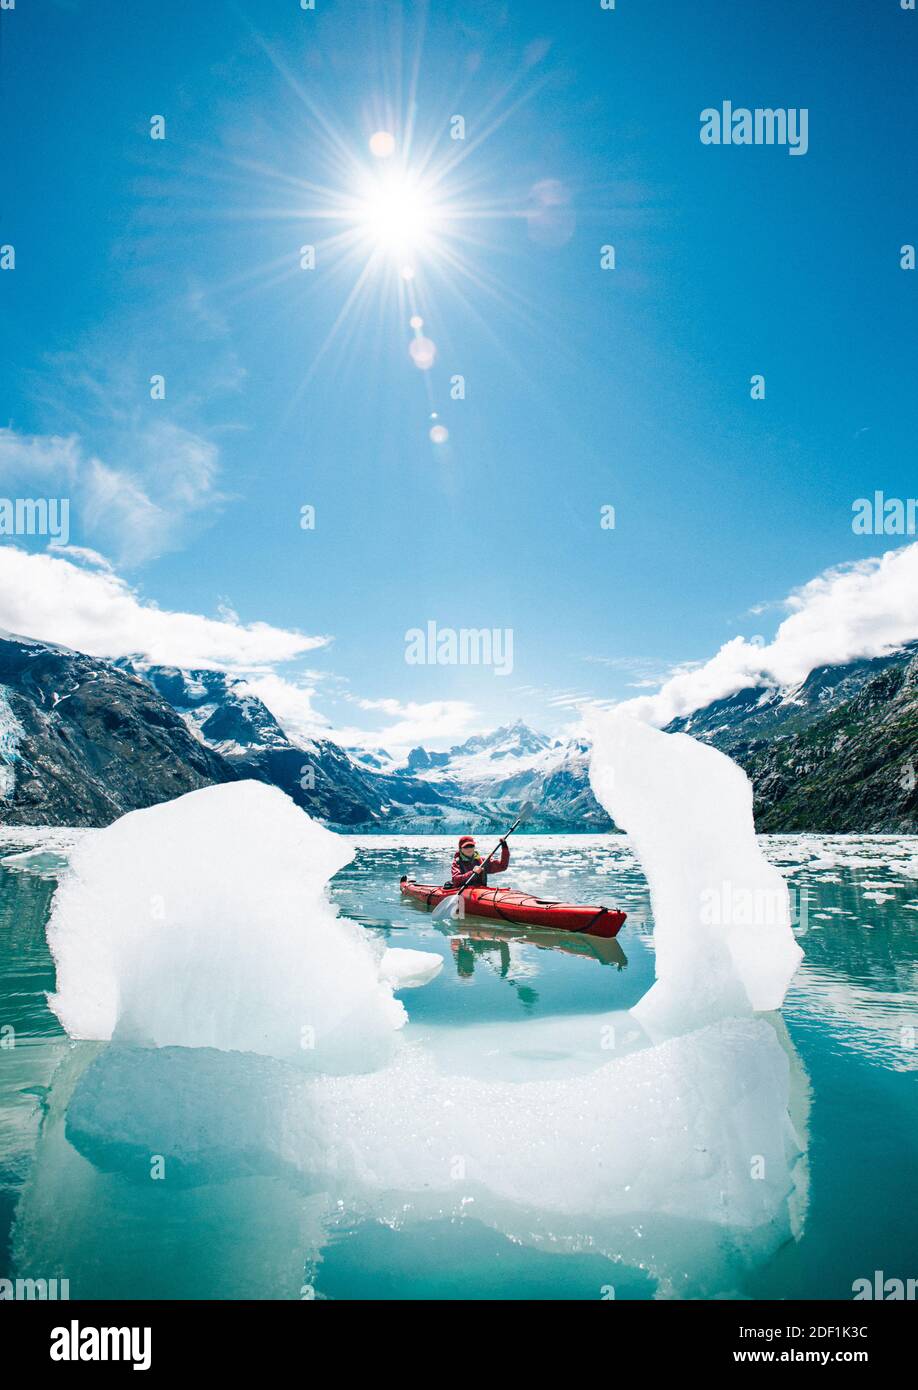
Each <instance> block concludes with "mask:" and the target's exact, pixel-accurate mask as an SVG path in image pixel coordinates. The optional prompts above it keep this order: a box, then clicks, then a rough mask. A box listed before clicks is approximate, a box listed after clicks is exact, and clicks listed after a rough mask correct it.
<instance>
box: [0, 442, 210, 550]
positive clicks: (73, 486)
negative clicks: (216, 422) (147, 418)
mask: <svg viewBox="0 0 918 1390" xmlns="http://www.w3.org/2000/svg"><path fill="white" fill-rule="evenodd" d="M126 447H129V451H130V464H129V466H124V467H118V468H116V467H113V466H112V465H111V464H109V463H106V462H104V461H103V460H102V459H99V458H96V457H94V456H93V455H91V454H87V453H86V451H85V449H84V448H83V445H82V443H81V442H80V439H79V437H78V436H77V435H72V434H71V435H66V436H65V435H36V434H33V435H23V434H17V433H16V432H15V431H14V430H11V429H0V481H2V483H3V485H4V487H5V488H7V489H9V488H10V487H15V486H17V485H20V484H21V485H22V486H23V487H25V489H26V491H27V492H28V494H29V495H30V496H32V495H34V494H35V492H36V490H37V487H38V486H39V485H40V486H42V487H44V488H45V489H46V490H47V492H48V494H49V495H53V496H56V495H59V494H64V495H67V496H69V498H70V503H71V507H70V511H71V524H72V525H76V526H78V527H79V528H80V530H81V532H83V533H85V536H86V537H90V536H91V537H94V538H96V539H97V540H99V542H100V543H101V544H103V545H104V548H105V549H106V550H107V551H111V552H112V553H114V554H115V555H116V556H117V557H118V559H119V560H120V561H121V562H122V563H125V564H140V563H142V562H143V561H145V560H150V559H152V558H154V557H155V556H157V555H162V554H164V553H166V552H167V551H170V550H173V549H175V548H176V547H177V546H178V545H180V544H181V543H182V541H183V540H184V539H185V536H186V534H187V527H188V523H189V521H190V520H191V519H192V518H194V517H196V516H200V515H201V514H202V513H206V512H207V511H208V510H215V509H216V508H217V507H218V506H219V505H220V504H221V503H222V502H223V501H224V500H225V499H224V497H223V495H222V494H221V493H220V492H219V491H218V490H217V486H216V479H217V473H218V471H219V455H218V451H217V448H216V445H214V444H212V443H211V442H210V441H209V440H207V439H204V438H203V437H202V436H201V435H198V434H194V433H193V432H192V431H191V430H187V429H184V428H183V427H182V426H180V425H175V424H172V423H170V422H169V421H165V420H164V421H157V422H154V423H152V424H145V425H144V426H143V427H142V428H138V429H135V430H133V431H131V433H130V436H129V440H128V444H127V445H126Z"/></svg>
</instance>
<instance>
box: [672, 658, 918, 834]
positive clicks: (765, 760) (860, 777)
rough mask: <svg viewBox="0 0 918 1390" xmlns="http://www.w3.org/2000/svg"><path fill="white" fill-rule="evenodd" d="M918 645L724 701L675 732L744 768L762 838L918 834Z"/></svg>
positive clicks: (678, 726)
mask: <svg viewBox="0 0 918 1390" xmlns="http://www.w3.org/2000/svg"><path fill="white" fill-rule="evenodd" d="M916 686H918V643H912V644H909V645H908V646H907V647H905V648H904V649H903V650H902V651H900V652H897V653H895V654H893V655H891V656H885V657H877V658H875V659H873V660H863V661H855V662H850V663H848V664H846V665H839V666H820V667H817V668H816V669H815V670H813V671H811V672H810V674H809V676H807V678H806V680H805V681H803V682H801V683H800V684H799V685H798V686H794V687H786V688H784V689H775V688H767V689H766V688H752V689H749V690H743V691H740V692H739V693H738V694H737V695H734V696H731V697H730V698H729V699H727V700H718V701H715V702H714V703H713V704H710V705H708V706H707V707H706V708H705V709H703V710H699V711H697V712H696V713H694V714H693V715H691V716H689V717H688V718H687V719H680V720H674V721H673V723H672V724H670V725H669V726H668V727H669V730H670V732H679V731H684V732H687V733H690V734H692V735H693V736H694V737H695V738H700V739H702V740H704V741H705V742H709V743H713V744H714V745H715V747H718V748H721V749H722V750H723V751H724V752H726V753H729V755H730V756H731V757H732V758H735V759H736V761H737V762H738V763H740V765H741V766H742V767H743V768H745V770H746V772H747V773H748V774H749V777H750V778H751V780H752V785H753V789H754V810H755V818H756V826H757V828H758V829H759V830H760V831H795V830H813V831H823V832H832V831H837V832H848V831H861V832H871V831H872V832H877V833H879V832H887V833H890V834H896V833H915V832H918V793H916V783H918V689H916Z"/></svg>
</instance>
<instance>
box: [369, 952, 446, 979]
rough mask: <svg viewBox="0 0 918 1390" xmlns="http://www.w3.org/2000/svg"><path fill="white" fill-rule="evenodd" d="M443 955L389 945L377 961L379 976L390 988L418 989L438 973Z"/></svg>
mask: <svg viewBox="0 0 918 1390" xmlns="http://www.w3.org/2000/svg"><path fill="white" fill-rule="evenodd" d="M442 969H443V957H442V956H437V955H434V953H433V952H432V951H408V950H405V949H404V948H403V947H401V946H391V947H390V948H389V950H387V951H386V952H385V954H384V955H383V958H382V960H381V961H380V962H379V978H380V979H381V980H383V981H385V983H386V984H387V985H389V986H390V988H392V989H418V988H419V987H420V986H421V985H427V984H430V981H431V980H432V979H434V978H435V977H436V976H437V975H439V973H440V971H441V970H442Z"/></svg>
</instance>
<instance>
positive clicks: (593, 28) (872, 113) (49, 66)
mask: <svg viewBox="0 0 918 1390" xmlns="http://www.w3.org/2000/svg"><path fill="white" fill-rule="evenodd" d="M0 24H2V26H3V40H2V42H3V50H2V68H3V87H4V92H3V98H2V100H3V108H4V128H5V130H6V131H7V135H6V137H5V141H4V155H5V165H6V172H5V175H4V193H3V202H2V213H0V242H2V243H11V244H14V245H15V247H16V269H15V272H14V273H7V274H4V275H2V276H0V296H2V306H0V307H2V313H3V318H4V321H5V328H4V335H3V336H4V343H5V348H4V359H5V360H4V365H3V383H4V388H5V389H4V408H3V410H2V413H0V414H2V418H0V423H2V424H3V425H5V426H8V427H9V429H10V430H12V431H13V432H14V433H15V435H16V437H17V438H20V437H29V438H32V439H33V440H34V439H35V437H41V438H42V439H44V440H47V438H48V437H54V438H56V439H58V440H60V439H71V444H70V446H69V447H70V453H69V455H68V460H69V461H68V460H65V461H64V463H62V464H60V465H59V466H60V469H62V470H63V473H61V475H60V476H63V474H64V473H66V474H67V476H68V481H69V483H70V485H71V486H70V496H71V499H72V535H71V540H72V542H73V543H74V544H75V545H78V546H81V547H92V549H93V550H95V551H98V552H101V553H102V554H103V555H105V556H106V557H108V559H109V560H110V561H111V563H112V564H113V565H114V566H115V569H116V571H117V573H118V575H120V576H121V578H122V579H123V580H124V581H125V582H126V583H127V584H129V585H130V586H131V587H132V589H134V590H135V591H136V593H137V594H138V596H139V597H140V598H141V599H142V600H143V601H147V602H154V603H156V604H157V605H158V606H159V608H160V609H162V610H181V611H188V612H193V613H197V614H202V615H208V616H211V617H214V616H219V614H220V613H221V612H222V613H223V614H224V615H225V614H226V613H227V612H228V611H229V610H232V613H234V614H236V615H238V620H239V622H240V623H242V624H251V623H256V622H258V623H266V624H270V625H272V626H274V627H277V628H280V629H283V630H290V629H295V630H299V631H302V632H304V633H308V634H320V635H324V636H328V637H329V638H331V639H332V640H331V641H329V642H328V643H327V644H326V645H325V646H324V647H321V648H317V649H316V650H314V651H310V652H309V653H308V657H307V656H306V655H305V654H304V655H301V656H300V657H299V658H298V659H297V660H296V661H294V662H292V663H287V664H284V665H282V666H281V668H280V670H281V673H282V674H283V675H284V676H285V677H286V678H287V679H288V680H297V679H299V680H300V681H301V683H304V684H305V685H306V686H307V687H309V688H312V687H314V689H315V693H314V694H313V695H312V696H310V697H309V698H310V701H311V704H312V705H313V706H314V707H315V708H316V709H317V710H319V711H321V713H322V715H323V716H325V717H327V718H328V719H329V720H331V721H332V724H333V725H334V726H336V727H343V728H348V729H353V730H355V731H356V730H358V729H361V728H362V729H364V730H370V731H372V730H374V729H379V730H386V729H391V728H392V726H393V723H394V724H396V725H397V726H398V729H399V732H398V735H397V737H398V739H399V740H402V739H403V738H404V739H406V740H408V741H410V735H411V734H413V732H414V731H415V728H414V726H413V724H412V721H415V724H416V728H417V731H418V733H419V736H424V737H425V738H426V739H427V741H428V742H430V743H434V744H440V745H442V744H444V743H449V742H451V741H452V739H453V737H454V736H455V737H461V736H464V735H465V734H466V733H469V732H474V731H476V730H477V729H478V728H480V727H491V726H492V725H494V724H495V723H497V722H504V721H506V720H508V719H512V718H514V717H516V716H518V715H520V716H522V717H524V718H525V719H527V720H528V721H529V722H531V723H533V724H534V725H536V726H539V727H542V728H547V729H549V730H555V729H558V728H560V727H561V726H562V725H563V724H565V723H566V722H567V721H569V720H570V719H571V718H572V717H574V714H575V713H576V703H577V701H579V700H580V699H597V700H608V699H619V698H623V697H628V696H629V695H634V694H635V690H636V688H638V687H636V685H635V683H636V682H648V681H649V682H652V683H654V684H655V683H658V682H659V681H660V680H661V679H662V678H663V677H664V676H665V675H666V673H667V672H668V671H669V670H671V669H672V668H673V667H674V666H677V665H679V664H680V663H684V662H691V661H698V660H704V659H706V658H708V657H710V656H711V655H712V654H713V653H714V652H716V651H717V649H718V648H720V647H721V646H722V644H723V643H725V642H728V641H729V640H730V639H732V638H735V637H737V636H739V635H742V636H744V637H747V638H748V637H752V636H754V635H756V634H762V635H763V636H764V637H765V638H766V639H769V638H770V637H771V636H772V635H773V633H774V631H775V629H776V627H777V625H778V624H779V623H780V622H781V620H782V618H783V617H785V615H786V611H787V610H786V609H784V608H782V607H781V606H780V601H781V600H783V599H784V598H785V596H786V595H788V593H790V592H791V591H793V590H795V589H797V588H798V587H799V586H801V585H803V584H805V583H807V581H810V580H811V579H812V578H813V577H814V576H816V575H818V574H819V573H820V572H822V571H824V570H826V569H827V568H828V567H831V566H837V565H839V564H845V563H847V562H851V561H858V560H864V559H865V558H867V557H870V556H876V555H879V554H880V552H881V551H882V550H884V549H886V548H888V544H889V543H888V542H886V543H884V540H883V538H878V537H874V536H870V537H865V536H857V535H854V534H853V532H852V529H851V506H852V502H853V500H854V499H855V498H857V497H860V496H863V495H865V494H871V493H873V491H874V490H875V489H877V488H880V489H883V490H884V491H885V492H886V493H887V494H888V495H891V496H899V497H907V496H908V495H909V491H910V490H911V492H912V493H913V492H914V490H915V489H914V477H915V464H914V447H915V446H914V440H915V437H916V424H918V419H916V417H918V397H916V393H915V391H914V379H913V378H914V361H915V346H916V341H915V337H916V335H915V325H916V321H918V320H916V314H915V307H916V300H915V296H916V294H918V280H916V277H915V275H914V274H913V273H912V274H910V273H906V272H903V271H902V270H901V269H900V268H899V248H900V246H901V245H903V243H907V242H910V241H912V242H914V241H916V240H918V193H916V189H918V178H916V175H918V168H916V163H918V155H916V150H915V142H914V138H913V121H912V119H911V116H912V113H913V109H914V101H915V98H914V61H915V60H914V52H915V45H916V43H918V14H915V13H912V12H907V11H902V10H901V9H900V8H899V6H898V3H897V0H883V3H880V0H869V3H868V0H863V3H861V2H860V0H844V3H836V4H833V5H832V6H817V5H809V6H801V5H799V4H795V3H790V0H774V2H773V3H771V4H769V5H758V6H742V7H740V6H736V5H727V4H725V3H699V4H697V5H693V6H686V5H684V4H682V3H677V0H642V2H641V3H637V0H618V5H617V8H616V10H615V11H614V12H609V11H603V10H601V9H600V6H599V3H598V0H596V3H593V4H586V3H585V4H576V5H575V4H568V5H558V4H556V3H544V4H543V3H529V4H525V5H523V4H516V5H503V4H500V3H496V0H492V3H475V2H474V0H472V2H471V3H464V4H463V5H461V6H456V5H452V4H449V5H448V4H446V3H432V4H431V5H430V6H429V7H427V8H426V9H425V7H423V6H421V5H405V6H403V7H400V6H399V5H398V4H395V3H392V4H386V5H376V6H373V5H367V4H366V3H365V0H359V2H358V0H355V2H354V3H350V2H349V0H344V2H343V3H332V0H317V5H316V10H315V11H302V10H300V9H299V8H298V6H297V4H296V3H295V0H262V3H259V4H258V5H257V6H248V5H243V4H223V3H220V0H212V3H208V4H206V5H204V4H199V5H192V6H189V5H187V3H179V0H158V3H157V4H156V5H149V6H144V5H140V4H133V5H127V6H126V5H124V4H123V3H115V0H94V3H92V4H89V3H88V2H83V0H67V3H65V0H58V3H52V2H51V0H46V2H45V3H43V4H34V5H25V4H22V5H20V6H19V7H18V8H17V9H16V10H15V11H12V12H5V13H4V14H3V16H2V20H0ZM415 65H416V72H417V80H416V85H415V87H414V102H413V112H412V110H410V109H409V107H410V105H411V102H412V82H411V73H412V70H413V68H414V66H415ZM725 99H729V100H731V101H732V102H733V103H734V105H736V106H749V107H755V106H769V107H794V108H800V107H806V108H807V109H808V110H809V113H810V115H809V150H808V152H807V153H806V155H805V156H803V157H793V156H791V155H790V154H789V152H788V150H787V149H786V148H779V147H740V148H724V147H719V148H718V147H706V146H704V145H702V144H701V142H700V140H699V115H700V112H701V111H702V110H703V109H704V108H706V107H708V106H719V105H720V103H721V102H722V101H723V100H725ZM457 113H458V114H461V115H462V116H463V117H464V118H465V121H466V130H467V138H466V141H465V142H457V141H453V140H451V139H450V118H451V117H452V116H453V115H455V114H457ZM155 114H161V115H163V116H164V117H165V120H166V139H165V140H162V141H154V140H151V139H150V136H149V129H150V124H149V123H150V118H151V116H153V115H155ZM409 127H410V128H411V129H412V131H413V135H412V141H411V152H410V154H409V155H408V157H407V163H408V168H409V170H410V169H412V168H414V169H417V168H419V167H420V166H421V164H422V163H423V162H424V160H425V159H426V164H425V165H424V167H425V168H426V169H427V170H428V171H433V172H434V173H441V174H442V183H441V185H440V195H441V196H442V198H443V200H444V201H445V202H446V203H447V204H448V207H449V209H450V213H451V216H450V218H449V219H448V224H449V225H448V227H447V228H446V230H445V231H444V232H443V236H442V238H441V247H440V249H439V250H438V249H437V247H434V248H433V249H430V250H428V251H427V252H425V251H424V250H423V249H422V250H420V251H418V252H417V253H416V254H415V253H412V256H411V259H412V261H413V262H414V264H415V278H414V280H413V281H412V282H411V286H412V289H413V291H414V293H415V295H416V304H415V309H416V312H418V313H420V314H421V315H422V317H423V319H424V325H425V327H424V333H425V334H427V335H429V336H430V338H432V339H433V340H434V342H435V343H436V346H437V360H436V362H435V364H434V366H433V368H431V369H430V370H429V371H426V372H422V371H419V370H418V368H417V367H416V366H415V365H414V363H413V362H412V360H411V358H410V356H409V354H408V346H409V343H410V341H411V339H412V336H413V335H412V330H411V328H410V327H409V325H408V316H409V314H410V312H411V306H410V305H408V303H407V300H406V286H405V282H404V281H403V280H402V279H401V277H400V275H399V273H398V270H399V266H397V265H396V264H395V263H394V261H393V260H392V259H391V258H386V257H378V258H377V260H378V261H379V263H378V264H375V263H374V265H373V267H372V269H371V271H370V273H369V274H368V275H367V277H366V278H365V281H364V285H363V291H362V293H361V294H360V295H359V296H358V298H357V300H356V302H355V303H354V304H353V305H352V308H351V311H350V312H349V313H348V314H347V315H346V316H345V318H344V320H343V323H341V325H340V327H339V329H338V331H337V332H333V326H334V325H335V323H336V320H338V319H339V316H340V315H341V314H342V310H343V308H344V306H345V304H346V302H347V301H348V297H349V295H350V293H351V291H352V289H353V286H354V282H355V281H356V280H357V278H358V276H359V275H360V273H361V271H362V270H363V269H364V266H365V263H366V260H367V256H366V255H362V256H361V252H360V247H357V248H356V250H355V251H354V252H353V253H352V254H349V255H345V254H343V253H342V252H341V250H340V248H339V246H338V244H337V243H336V242H335V241H333V240H330V238H334V237H336V236H337V237H340V235H341V234H342V225H341V223H340V221H338V220H335V219H334V218H328V217H323V216H321V215H320V214H322V213H327V212H329V211H333V212H334V211H337V210H339V209H340V206H341V203H342V200H346V199H350V198H353V197H354V196H356V193H357V189H358V186H359V183H360V179H361V178H362V177H363V176H364V175H363V173H361V171H368V173H369V175H370V176H371V177H376V176H377V175H378V174H379V172H380V167H379V166H381V165H382V164H383V161H378V160H374V158H373V156H372V155H371V154H370V152H369V149H368V139H369V136H370V135H371V134H372V133H373V132H374V131H376V130H380V129H385V130H390V131H391V132H392V133H393V134H394V136H395V140H396V154H395V156H394V163H395V164H397V163H398V161H399V160H401V159H402V158H403V156H404V154H405V150H406V145H407V136H408V131H409ZM460 155H461V158H460V157H459V156H460ZM452 161H455V163H454V166H453V167H452V168H450V167H449V166H450V164H451V162H452ZM444 170H446V171H447V172H445V173H444V172H443V171H444ZM548 181H551V182H550V183H549V182H548ZM540 186H541V188H542V189H543V196H545V194H544V190H546V189H548V190H549V192H550V196H560V197H562V198H563V199H564V200H565V201H564V202H563V203H562V205H561V213H560V214H559V222H558V227H557V229H556V228H555V225H554V224H553V223H552V221H551V217H550V216H549V218H548V219H547V221H544V222H541V223H540V221H539V219H538V218H533V217H532V216H527V215H526V214H527V213H530V214H531V213H532V211H533V209H534V208H536V207H538V205H539V204H538V198H539V193H538V188H539V187H540ZM533 190H536V191H535V192H534V191H533ZM555 230H557V231H558V234H557V235H554V232H555ZM306 243H311V244H316V245H317V248H318V250H317V265H316V269H315V270H314V271H311V272H308V271H303V270H301V269H300V268H299V266H298V260H297V253H298V249H299V247H300V246H301V245H302V244H306ZM607 243H608V244H613V245H614V246H615V251H616V269H615V270H614V271H605V272H604V271H602V270H601V269H600V247H601V246H602V245H603V244H607ZM443 246H446V247H447V249H448V251H449V255H445V254H443V249H442V248H443ZM364 249H365V248H364ZM403 259H405V258H404V257H400V258H399V260H400V262H401V260H403ZM154 373H163V374H164V375H165V378H166V399H165V400H161V401H152V400H151V399H150V396H149V379H150V377H151V375H152V374H154ZM456 373H461V374H462V375H463V376H464V377H465V381H466V399H465V400H462V401H452V400H450V396H449V383H450V379H451V377H452V376H453V375H454V374H456ZM754 373H762V374H763V375H764V377H765V380H766V396H765V399H764V400H762V401H753V400H752V399H751V398H750V377H751V376H752V375H753V374H754ZM432 410H437V411H438V417H439V420H440V422H441V423H443V424H444V425H445V426H446V427H447V428H448V430H449V440H448V442H447V443H446V444H443V445H439V446H438V445H434V444H432V443H431V441H430V439H429V437H428V431H429V429H430V426H431V423H432V422H431V419H430V415H431V411H432ZM48 448H50V446H46V449H45V453H44V454H43V455H42V457H43V459H44V464H43V467H44V466H45V465H47V468H48V469H49V470H50V469H51V468H52V464H51V463H50V462H49V461H48ZM34 457H35V455H34V454H33V458H34ZM16 459H19V463H18V464H17V463H16ZM23 459H26V460H27V459H28V455H27V454H22V453H20V454H14V457H13V463H12V464H8V466H7V469H6V473H5V475H4V474H0V478H3V491H4V493H5V494H7V495H13V491H14V489H19V490H22V489H26V488H29V489H31V494H34V493H35V492H36V491H38V490H39V484H38V479H37V477H36V476H34V474H33V476H30V467H31V465H30V464H29V463H28V462H25V463H23V461H22V460H23ZM92 460H97V461H98V466H95V465H93V463H92ZM16 468H18V469H19V472H18V475H17V474H16ZM68 469H69V473H68V472H67V470H68ZM50 476H51V474H50V471H49V472H46V473H43V474H42V477H43V480H44V482H43V485H44V488H45V490H46V491H49V492H50V493H52V495H57V492H59V491H60V488H58V489H57V490H56V491H55V490H54V489H53V488H51V486H50V481H49V479H50ZM304 504H311V505H313V506H315V508H316V527H315V530H314V531H303V530H302V529H301V528H300V526H299V516H300V508H301V507H302V506H303V505H304ZM604 504H611V505H613V506H614V507H615V511H616V527H615V529H614V531H610V530H605V529H602V528H601V527H600V508H601V507H602V506H603V505H604ZM25 547H26V549H31V550H33V551H34V550H37V549H38V548H39V547H38V543H37V541H32V542H28V543H25ZM74 558H78V557H74ZM762 605H767V606H766V607H765V608H764V609H763V610H762V611H751V610H758V609H761V606H762ZM429 619H433V620H434V621H436V622H437V623H438V625H439V626H440V627H452V628H460V627H463V626H469V627H494V628H501V629H507V628H509V629H512V631H513V642H514V646H513V651H514V669H513V673H512V674H511V675H510V676H506V677H500V676H495V675H494V674H493V672H492V671H491V670H489V669H487V668H480V667H479V668H476V667H470V666H445V667H444V666H412V665H408V664H406V662H405V659H404V653H405V633H406V631H407V630H408V629H410V628H413V627H416V626H422V625H423V624H425V623H426V622H427V620H429ZM40 635H55V634H51V633H42V634H40ZM916 635H918V634H916ZM59 636H60V640H66V639H67V633H66V632H62V633H61V634H60V635H59ZM307 669H308V670H309V671H310V672H314V673H318V674H317V675H313V676H309V677H303V676H302V675H301V673H302V672H304V671H306V670H307ZM298 673H300V674H298ZM640 688H642V689H643V688H649V687H644V686H641V687H640ZM379 701H384V702H386V704H385V706H384V707H380V708H367V707H365V706H367V704H368V703H373V704H375V702H379ZM361 702H362V703H361Z"/></svg>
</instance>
